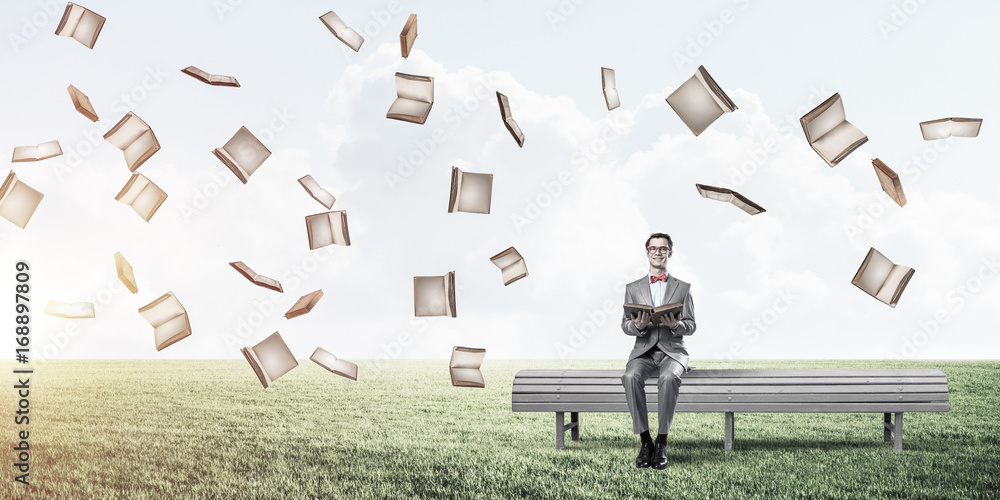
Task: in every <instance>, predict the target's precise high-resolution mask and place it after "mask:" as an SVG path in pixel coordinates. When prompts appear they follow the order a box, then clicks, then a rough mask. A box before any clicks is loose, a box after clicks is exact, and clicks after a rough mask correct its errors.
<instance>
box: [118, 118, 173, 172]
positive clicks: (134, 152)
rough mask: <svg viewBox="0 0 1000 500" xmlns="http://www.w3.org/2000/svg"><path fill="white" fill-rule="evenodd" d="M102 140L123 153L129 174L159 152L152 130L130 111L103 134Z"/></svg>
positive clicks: (158, 145)
mask: <svg viewBox="0 0 1000 500" xmlns="http://www.w3.org/2000/svg"><path fill="white" fill-rule="evenodd" d="M104 140H106V141H108V142H110V143H111V144H112V145H113V146H114V147H116V148H118V149H120V150H122V151H123V152H124V153H125V163H127V164H128V170H129V172H135V169H137V168H139V165H142V163H143V162H144V161H146V160H148V159H149V157H150V156H153V153H156V152H157V151H159V150H160V143H159V141H157V140H156V136H155V135H153V129H151V128H149V125H146V122H144V121H142V120H141V119H140V118H139V117H138V116H136V114H135V113H133V112H131V111H129V112H128V114H126V115H125V116H123V117H122V119H121V120H119V121H118V123H116V124H115V126H114V127H111V130H109V131H108V133H106V134H104Z"/></svg>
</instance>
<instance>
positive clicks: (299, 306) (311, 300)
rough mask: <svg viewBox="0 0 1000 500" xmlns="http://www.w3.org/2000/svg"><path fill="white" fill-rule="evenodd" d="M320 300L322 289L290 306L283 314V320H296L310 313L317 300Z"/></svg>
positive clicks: (300, 298) (302, 297) (304, 296)
mask: <svg viewBox="0 0 1000 500" xmlns="http://www.w3.org/2000/svg"><path fill="white" fill-rule="evenodd" d="M322 298H323V290H322V289H320V290H316V291H315V292H312V293H307V294H305V295H303V296H301V297H299V300H297V301H295V303H294V304H292V307H291V308H290V309H288V312H286V313H285V319H292V318H296V317H299V316H302V315H303V314H306V313H308V312H309V311H312V309H313V307H315V306H316V303H317V302H319V299H322Z"/></svg>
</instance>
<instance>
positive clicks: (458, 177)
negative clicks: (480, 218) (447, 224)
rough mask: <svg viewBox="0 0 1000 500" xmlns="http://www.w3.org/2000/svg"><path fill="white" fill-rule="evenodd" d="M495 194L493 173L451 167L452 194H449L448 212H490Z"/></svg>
mask: <svg viewBox="0 0 1000 500" xmlns="http://www.w3.org/2000/svg"><path fill="white" fill-rule="evenodd" d="M492 195H493V174H476V173H472V172H462V171H461V170H459V169H458V167H451V194H450V195H449V196H448V213H450V214H451V213H455V212H466V213H470V214H488V213H490V198H491V197H492Z"/></svg>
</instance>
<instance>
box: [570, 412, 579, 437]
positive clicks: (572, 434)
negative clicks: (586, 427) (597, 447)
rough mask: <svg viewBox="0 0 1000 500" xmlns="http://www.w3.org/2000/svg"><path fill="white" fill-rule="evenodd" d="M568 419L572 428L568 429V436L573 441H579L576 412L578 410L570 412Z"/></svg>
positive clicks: (577, 413) (577, 414)
mask: <svg viewBox="0 0 1000 500" xmlns="http://www.w3.org/2000/svg"><path fill="white" fill-rule="evenodd" d="M569 421H570V425H572V426H573V429H572V430H570V437H571V438H572V439H573V441H579V440H580V412H578V411H574V412H570V414H569Z"/></svg>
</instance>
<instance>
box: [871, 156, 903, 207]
mask: <svg viewBox="0 0 1000 500" xmlns="http://www.w3.org/2000/svg"><path fill="white" fill-rule="evenodd" d="M872 166H873V167H875V175H877V176H878V183H879V184H881V185H882V191H885V194H887V195H889V197H890V198H892V201H894V202H896V204H897V205H899V206H903V205H906V195H905V194H903V185H902V184H901V183H900V182H899V175H896V172H894V171H893V170H892V169H891V168H889V166H888V165H886V164H885V163H882V160H879V159H878V158H875V159H874V160H872Z"/></svg>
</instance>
